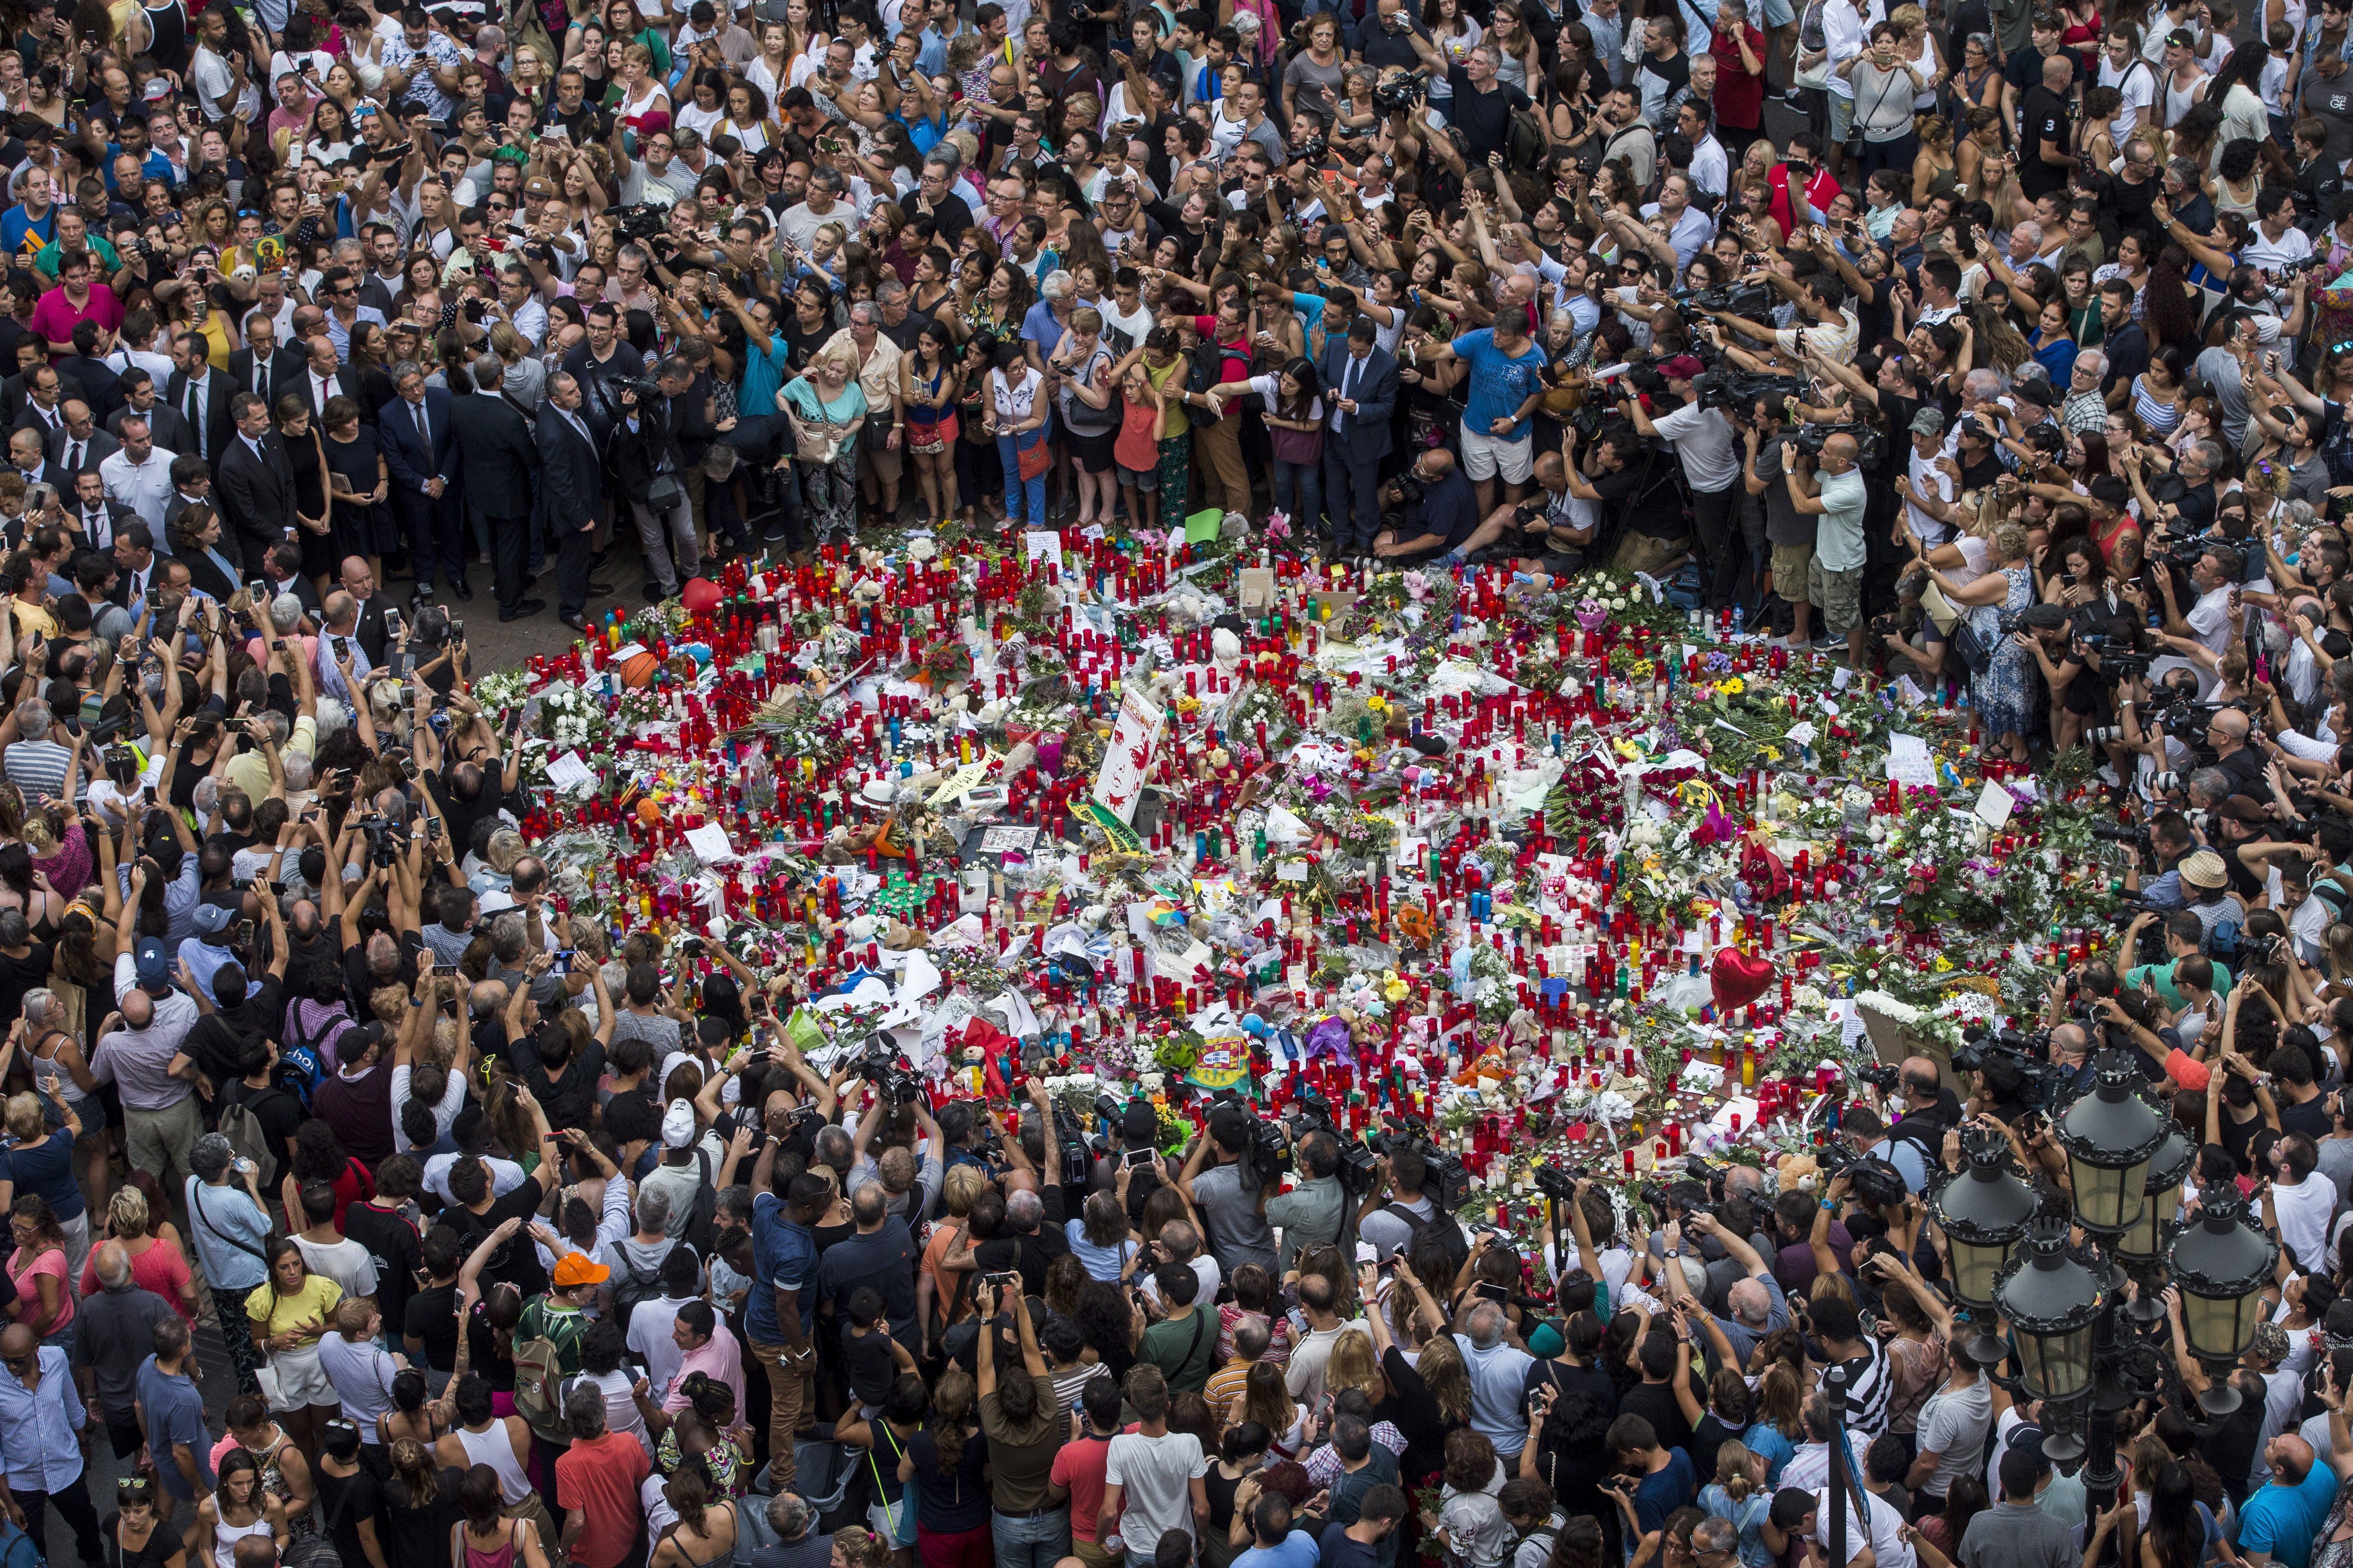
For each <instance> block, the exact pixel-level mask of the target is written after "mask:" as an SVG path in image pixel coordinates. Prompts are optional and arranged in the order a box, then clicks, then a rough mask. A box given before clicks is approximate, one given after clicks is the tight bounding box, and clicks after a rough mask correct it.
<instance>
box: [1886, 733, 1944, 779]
mask: <svg viewBox="0 0 2353 1568" xmlns="http://www.w3.org/2000/svg"><path fill="white" fill-rule="evenodd" d="M1887 776H1888V777H1889V778H1890V779H1892V780H1894V782H1895V783H1897V784H1904V785H1906V786H1908V787H1911V788H1915V789H1933V788H1935V787H1936V759H1935V758H1933V757H1931V756H1930V755H1929V754H1928V742H1926V741H1924V740H1922V739H1921V738H1920V737H1919V736H1917V735H1890V736H1888V737H1887Z"/></svg>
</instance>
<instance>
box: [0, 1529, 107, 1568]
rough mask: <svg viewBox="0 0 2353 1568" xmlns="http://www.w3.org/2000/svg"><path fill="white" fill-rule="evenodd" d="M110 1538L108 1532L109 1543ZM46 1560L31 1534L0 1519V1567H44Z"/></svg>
mask: <svg viewBox="0 0 2353 1568" xmlns="http://www.w3.org/2000/svg"><path fill="white" fill-rule="evenodd" d="M112 1540H113V1537H112V1535H111V1533H110V1535H109V1536H108V1541H109V1543H110V1544H111V1542H112ZM47 1561H48V1559H47V1558H46V1557H44V1556H43V1555H42V1554H41V1549H40V1547H39V1545H38V1544H37V1543H36V1542H35V1541H34V1540H33V1538H32V1537H31V1536H29V1535H27V1534H26V1533H25V1532H24V1531H22V1530H19V1529H18V1528H17V1527H16V1526H15V1525H14V1524H11V1523H9V1522H8V1521H6V1520H5V1519H0V1568H44V1565H45V1564H46V1563H47Z"/></svg>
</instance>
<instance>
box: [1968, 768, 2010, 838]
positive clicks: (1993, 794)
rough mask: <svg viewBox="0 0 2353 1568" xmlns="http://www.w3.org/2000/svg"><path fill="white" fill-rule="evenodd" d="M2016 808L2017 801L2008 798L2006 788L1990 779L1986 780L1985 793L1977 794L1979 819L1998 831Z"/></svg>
mask: <svg viewBox="0 0 2353 1568" xmlns="http://www.w3.org/2000/svg"><path fill="white" fill-rule="evenodd" d="M2017 809H2018V803H2017V802H2016V801H2014V800H2012V799H2010V792H2009V791H2008V790H2006V789H2004V788H2002V787H2001V785H2000V784H1996V783H1994V782H1993V781H1992V780H1991V779H1988V780H1987V781H1986V786H1985V793H1984V794H1982V795H1978V804H1977V815H1978V820H1979V821H1981V822H1983V823H1984V824H1985V825H1986V826H1988V827H1990V828H1991V829H1993V830H1994V831H1995V832H1996V833H1999V832H2000V831H2001V825H2002V824H2003V823H2005V822H2008V821H2009V820H2010V813H2011V812H2013V811H2015V810H2017Z"/></svg>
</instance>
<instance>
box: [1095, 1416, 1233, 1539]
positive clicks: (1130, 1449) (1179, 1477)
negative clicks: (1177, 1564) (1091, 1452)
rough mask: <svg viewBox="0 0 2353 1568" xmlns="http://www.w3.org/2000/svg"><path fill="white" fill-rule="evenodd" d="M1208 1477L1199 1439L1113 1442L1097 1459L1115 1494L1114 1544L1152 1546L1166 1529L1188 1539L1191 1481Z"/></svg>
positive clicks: (1176, 1435)
mask: <svg viewBox="0 0 2353 1568" xmlns="http://www.w3.org/2000/svg"><path fill="white" fill-rule="evenodd" d="M1208 1473H1209V1461H1208V1458H1207V1457H1205V1456H1204V1455H1203V1454H1202V1452H1201V1439H1199V1438H1198V1437H1196V1436H1193V1435H1192V1434H1191V1433H1190V1432H1169V1433H1166V1434H1164V1435H1163V1436H1158V1437H1147V1436H1145V1435H1144V1434H1143V1433H1141V1432H1123V1433H1121V1434H1120V1435H1119V1436H1116V1437H1113V1439H1112V1440H1111V1447H1110V1448H1109V1450H1108V1451H1107V1452H1106V1453H1105V1454H1104V1456H1103V1481H1104V1483H1105V1484H1106V1485H1108V1486H1114V1487H1117V1488H1119V1489H1120V1515H1119V1533H1120V1539H1121V1540H1122V1541H1123V1542H1128V1541H1134V1542H1150V1543H1151V1544H1152V1545H1154V1546H1156V1545H1158V1544H1159V1542H1160V1538H1161V1537H1162V1536H1164V1535H1166V1534H1167V1533H1168V1532H1169V1531H1172V1530H1181V1531H1184V1532H1185V1535H1186V1538H1187V1540H1190V1539H1192V1538H1193V1533H1194V1532H1193V1482H1194V1481H1196V1480H1198V1479H1199V1478H1201V1477H1203V1476H1206V1475H1208ZM1147 1549H1148V1548H1147Z"/></svg>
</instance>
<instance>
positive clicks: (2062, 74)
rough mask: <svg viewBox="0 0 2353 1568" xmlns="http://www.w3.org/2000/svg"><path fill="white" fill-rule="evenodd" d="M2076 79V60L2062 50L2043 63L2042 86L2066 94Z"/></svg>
mask: <svg viewBox="0 0 2353 1568" xmlns="http://www.w3.org/2000/svg"><path fill="white" fill-rule="evenodd" d="M2074 79H2075V58H2074V57H2073V55H2070V54H2069V53H2067V51H2066V50H2064V49H2062V50H2060V51H2059V52H2058V53H2057V54H2055V55H2052V56H2051V57H2050V58H2048V59H2045V60H2044V61H2043V62H2042V85H2043V86H2044V87H2047V88H2049V89H2051V90H2052V92H2064V91H2066V90H2067V89H2068V87H2069V86H2070V85H2071V84H2073V81H2074Z"/></svg>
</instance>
